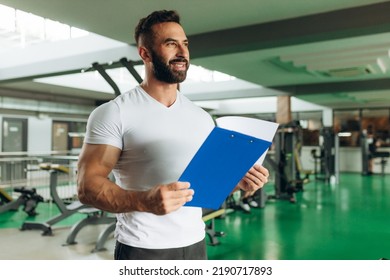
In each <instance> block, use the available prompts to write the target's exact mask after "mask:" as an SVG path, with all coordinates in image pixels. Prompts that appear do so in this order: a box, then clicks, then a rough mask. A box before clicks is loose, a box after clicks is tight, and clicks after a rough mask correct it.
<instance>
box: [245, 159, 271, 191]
mask: <svg viewBox="0 0 390 280" xmlns="http://www.w3.org/2000/svg"><path fill="white" fill-rule="evenodd" d="M268 177H269V171H268V169H266V168H265V167H263V166H260V165H254V166H253V167H252V168H251V169H250V170H249V171H248V172H247V173H246V175H245V176H244V178H243V179H242V180H243V181H244V182H245V183H246V184H241V185H240V186H241V189H243V190H244V191H247V192H255V191H257V190H258V189H260V188H262V187H263V186H264V185H265V184H266V183H267V182H268Z"/></svg>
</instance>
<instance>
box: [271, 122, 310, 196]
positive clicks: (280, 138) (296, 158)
mask: <svg viewBox="0 0 390 280" xmlns="http://www.w3.org/2000/svg"><path fill="white" fill-rule="evenodd" d="M301 139H302V128H301V126H300V124H299V122H292V123H289V124H284V125H280V126H279V129H278V131H277V133H276V135H275V138H274V151H273V152H272V153H269V155H267V157H266V158H265V162H266V163H267V164H268V165H269V166H270V167H271V168H272V169H273V170H274V172H275V194H274V195H270V196H268V198H267V199H283V200H288V201H290V202H292V203H294V202H295V201H296V200H295V193H296V192H300V191H303V185H304V184H305V183H307V182H308V178H309V175H310V174H311V173H312V172H311V171H308V170H304V169H303V168H302V165H301V162H300V145H301V144H300V143H302V140H301ZM302 174H303V175H304V177H302Z"/></svg>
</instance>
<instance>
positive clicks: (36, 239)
mask: <svg viewBox="0 0 390 280" xmlns="http://www.w3.org/2000/svg"><path fill="white" fill-rule="evenodd" d="M265 190H266V192H267V193H269V194H272V192H273V185H272V184H268V185H267V186H266V189H265ZM389 197H390V175H385V176H381V175H373V176H361V175H360V174H352V173H350V174H341V176H340V182H339V184H338V185H328V184H325V183H324V182H321V181H315V180H312V181H311V182H309V183H308V184H306V185H305V186H304V191H303V192H301V193H297V194H296V199H297V201H296V203H290V202H288V201H283V200H269V201H267V203H266V207H265V208H263V209H254V208H252V210H251V213H249V214H247V213H244V212H242V211H239V210H236V211H234V212H232V213H229V214H227V215H226V216H225V217H224V218H219V219H216V220H215V227H216V230H219V231H223V232H225V236H223V237H219V241H220V244H219V245H217V246H210V245H209V246H208V247H207V248H208V255H209V259H212V260H224V259H229V260H234V259H237V260H253V259H268V260H378V259H380V258H390V218H389V213H390V211H389V210H390V200H389V199H388V198H389ZM56 211H57V210H56V207H55V206H53V205H49V204H46V203H40V204H39V207H38V209H37V212H38V213H40V214H39V215H38V216H36V217H35V218H33V219H35V220H38V221H39V220H42V221H43V220H46V219H48V218H50V217H52V216H53V215H54V214H56ZM83 217H85V216H84V215H81V214H77V215H73V216H71V217H69V218H67V219H66V220H64V221H62V222H61V223H59V224H57V225H55V226H54V227H53V228H54V230H53V236H41V232H40V231H39V230H26V231H21V230H19V228H20V226H21V224H22V223H23V222H24V221H25V220H26V219H29V220H30V219H31V218H29V217H27V214H25V213H24V212H23V211H22V210H19V211H17V212H7V213H3V214H0V248H1V250H0V259H3V260H7V259H8V260H18V259H24V260H33V259H40V260H42V259H75V260H82V259H92V260H93V259H95V260H96V259H112V255H113V249H114V240H113V238H110V239H109V240H108V241H107V242H106V244H105V245H106V246H105V247H106V249H107V250H105V251H101V252H96V253H92V252H91V251H92V250H93V248H94V246H95V242H96V240H97V237H98V235H99V233H100V232H101V230H102V229H103V228H104V226H102V225H99V226H88V227H86V228H85V229H83V230H82V231H80V233H79V235H78V236H77V239H76V241H77V244H75V245H69V246H63V244H64V243H65V240H66V238H67V235H68V234H69V230H70V227H71V226H72V225H73V224H74V223H76V222H77V221H78V220H80V219H81V218H83Z"/></svg>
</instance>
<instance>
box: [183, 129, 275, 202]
mask: <svg viewBox="0 0 390 280" xmlns="http://www.w3.org/2000/svg"><path fill="white" fill-rule="evenodd" d="M270 146H271V142H269V141H265V140H262V139H258V138H254V137H251V136H248V135H245V134H242V133H238V132H235V131H231V130H227V129H223V128H220V127H215V128H214V129H213V130H212V131H211V133H210V134H209V136H208V137H207V138H206V140H205V142H204V143H203V144H202V146H201V147H200V148H199V150H198V151H197V153H196V154H195V155H194V157H193V158H192V160H191V161H190V163H189V164H188V166H187V167H186V169H185V170H184V172H183V174H182V175H181V176H180V178H179V181H182V182H190V184H191V186H190V188H191V189H193V190H194V191H195V193H194V196H193V199H192V201H189V202H187V203H186V204H185V205H184V206H194V207H202V208H209V209H218V208H220V207H221V205H222V203H223V202H224V201H225V199H226V198H227V197H228V196H229V194H230V193H231V192H232V191H233V189H234V188H235V186H236V185H237V184H238V182H239V181H240V180H241V179H242V178H243V177H244V176H245V174H246V173H247V172H248V171H249V169H250V168H251V167H252V166H253V165H254V164H255V163H256V161H257V160H258V159H259V158H260V156H261V155H262V154H263V153H264V152H265V151H266V150H267V149H268V148H269V147H270Z"/></svg>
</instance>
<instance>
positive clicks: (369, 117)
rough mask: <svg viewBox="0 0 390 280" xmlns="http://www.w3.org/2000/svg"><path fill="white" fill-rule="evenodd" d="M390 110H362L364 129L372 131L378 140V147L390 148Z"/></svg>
mask: <svg viewBox="0 0 390 280" xmlns="http://www.w3.org/2000/svg"><path fill="white" fill-rule="evenodd" d="M389 113H390V110H389V109H364V110H362V129H363V130H366V131H368V130H370V133H372V134H373V137H374V138H375V139H377V143H378V146H390V135H389V133H390V123H389V118H390V115H389Z"/></svg>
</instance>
